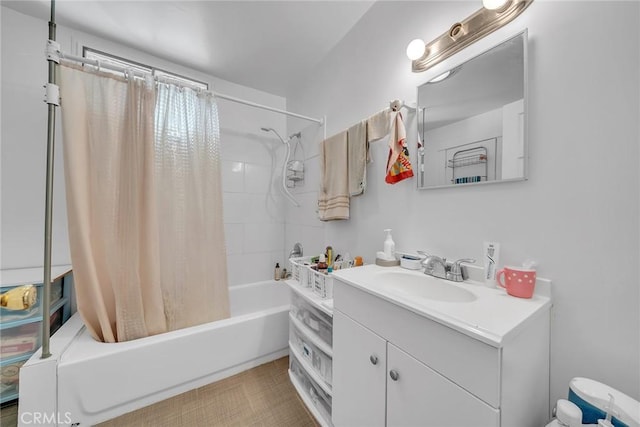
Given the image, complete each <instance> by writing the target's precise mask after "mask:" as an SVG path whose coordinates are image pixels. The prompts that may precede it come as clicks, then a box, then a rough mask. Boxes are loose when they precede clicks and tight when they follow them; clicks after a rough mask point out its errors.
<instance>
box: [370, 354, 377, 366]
mask: <svg viewBox="0 0 640 427" xmlns="http://www.w3.org/2000/svg"><path fill="white" fill-rule="evenodd" d="M369 360H370V361H371V364H372V365H377V364H378V356H375V355H373V354H372V355H371V356H369Z"/></svg>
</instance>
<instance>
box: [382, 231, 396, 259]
mask: <svg viewBox="0 0 640 427" xmlns="http://www.w3.org/2000/svg"><path fill="white" fill-rule="evenodd" d="M384 232H385V233H387V237H386V238H385V240H384V256H385V258H386V259H387V261H392V260H394V259H395V258H396V244H395V243H394V241H393V238H392V237H391V229H390V228H387V229H386V230H384Z"/></svg>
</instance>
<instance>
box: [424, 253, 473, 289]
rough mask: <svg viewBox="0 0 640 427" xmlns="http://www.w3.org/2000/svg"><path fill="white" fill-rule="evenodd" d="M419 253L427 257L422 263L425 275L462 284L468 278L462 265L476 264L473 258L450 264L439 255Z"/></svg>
mask: <svg viewBox="0 0 640 427" xmlns="http://www.w3.org/2000/svg"><path fill="white" fill-rule="evenodd" d="M418 253H419V254H420V255H423V256H424V257H425V259H424V260H423V261H422V267H424V274H426V275H428V276H433V277H437V278H439V279H446V280H451V281H452V282H462V281H463V280H466V279H467V278H468V275H467V270H466V269H465V268H464V266H463V265H462V263H469V264H472V263H474V262H476V260H475V259H471V258H462V259H459V260H456V261H454V262H449V261H447V259H446V258H441V257H439V256H437V255H429V254H427V253H425V252H423V251H418Z"/></svg>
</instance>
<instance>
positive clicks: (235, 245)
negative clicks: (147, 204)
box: [0, 7, 286, 285]
mask: <svg viewBox="0 0 640 427" xmlns="http://www.w3.org/2000/svg"><path fill="white" fill-rule="evenodd" d="M1 19H2V116H1V118H2V146H1V147H2V152H1V154H2V175H1V176H2V183H1V186H2V195H1V203H2V209H1V212H2V220H1V221H2V222H1V232H2V238H1V248H2V253H1V254H0V255H1V259H0V261H1V267H2V268H3V269H5V268H22V267H33V266H40V265H42V259H43V249H42V247H43V233H44V225H43V224H44V219H43V218H44V183H45V170H44V169H45V160H46V159H45V153H46V129H47V113H46V110H47V109H46V104H44V103H43V101H42V99H43V94H44V90H43V89H42V85H43V84H45V83H46V81H47V65H46V61H45V59H44V53H43V52H44V46H45V42H46V40H47V34H48V30H47V23H46V22H45V21H43V20H39V19H36V18H33V17H30V16H27V15H23V14H21V13H18V12H15V11H14V10H12V9H8V8H6V7H2V18H1ZM57 38H58V41H59V42H60V43H61V45H62V49H63V51H65V52H68V53H72V54H76V55H81V52H82V46H83V45H87V46H90V47H92V48H95V49H98V50H101V51H104V52H108V53H112V54H115V55H118V56H122V57H125V58H129V59H132V60H135V61H138V62H141V63H144V64H148V65H152V66H155V67H158V68H161V69H164V70H167V71H171V72H175V73H178V74H181V75H184V76H188V77H192V78H195V79H197V80H200V81H206V82H208V83H209V84H210V87H211V88H213V89H214V90H215V91H218V92H220V93H224V94H228V95H232V96H235V97H238V98H244V99H248V100H251V101H253V102H257V103H261V104H267V105H271V106H273V107H276V108H285V107H286V100H285V99H284V98H283V97H280V96H275V95H271V94H268V93H265V92H261V91H258V90H255V89H251V88H248V87H244V86H239V85H237V84H234V83H231V82H228V81H224V80H221V79H217V78H215V77H213V76H209V75H205V74H203V73H200V72H197V71H194V70H191V69H188V68H185V67H182V66H179V65H177V64H173V63H170V62H167V61H165V60H161V59H159V58H156V57H153V56H150V55H148V54H145V53H143V52H140V51H137V50H134V49H131V48H127V47H125V46H122V45H120V44H117V43H113V42H110V41H108V40H104V39H101V38H97V37H94V36H90V35H88V34H85V33H81V32H79V31H74V30H71V29H68V28H64V27H60V26H58V37H57ZM218 106H219V119H220V127H221V145H222V149H221V152H222V167H223V177H222V179H223V190H224V220H225V230H226V243H227V253H228V257H227V258H228V266H229V283H230V285H235V284H239V283H246V282H253V281H257V280H265V279H268V278H270V277H272V276H273V266H274V265H275V262H276V261H279V262H282V261H283V260H284V256H285V255H284V205H283V203H284V202H283V200H282V196H281V193H280V190H279V187H278V186H277V185H275V186H274V183H275V184H277V182H278V175H279V170H278V167H279V165H280V162H279V159H281V158H282V155H283V149H282V144H281V143H280V142H279V141H278V140H276V139H275V137H274V136H273V135H272V134H271V135H269V134H266V133H264V132H262V131H260V127H262V126H264V127H273V128H275V129H277V130H278V131H279V132H280V133H281V134H285V133H286V132H285V129H286V121H285V119H284V118H283V116H281V115H278V114H275V113H272V112H268V111H264V110H258V109H255V108H250V107H247V106H243V105H240V104H236V103H232V102H230V101H226V100H222V99H220V100H219V101H218ZM59 114H61V113H60V111H59V110H58V115H59ZM57 131H58V132H57V138H56V166H55V180H54V184H55V189H54V234H53V263H54V264H66V263H70V256H69V245H68V240H67V224H66V221H67V219H66V204H65V203H66V202H65V193H64V173H63V167H64V165H63V163H62V144H63V141H62V137H61V127H60V124H59V122H58V126H57ZM274 166H278V167H274Z"/></svg>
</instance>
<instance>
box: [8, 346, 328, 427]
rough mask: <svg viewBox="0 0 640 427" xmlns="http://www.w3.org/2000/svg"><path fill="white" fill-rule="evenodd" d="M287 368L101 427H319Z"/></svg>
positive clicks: (242, 377) (275, 367)
mask: <svg viewBox="0 0 640 427" xmlns="http://www.w3.org/2000/svg"><path fill="white" fill-rule="evenodd" d="M288 367H289V358H288V357H284V358H282V359H278V360H275V361H273V362H269V363H266V364H264V365H261V366H258V367H256V368H253V369H250V370H248V371H245V372H242V373H240V374H237V375H234V376H232V377H229V378H226V379H224V380H221V381H218V382H215V383H213V384H209V385H207V386H204V387H201V388H198V389H196V390H192V391H189V392H186V393H183V394H181V395H178V396H176V397H174V398H171V399H167V400H164V401H162V402H159V403H156V404H154V405H151V406H147V407H146V408H142V409H139V410H137V411H134V412H130V413H128V414H125V415H122V416H120V417H118V418H114V419H112V420H109V421H107V422H105V423H102V424H99V426H100V427H127V426H131V427H133V426H135V427H138V426H154V427H160V426H167V427H169V426H171V427H178V426H198V427H200V426H202V427H205V426H215V427H218V426H220V427H231V426H233V427H245V426H247V427H248V426H255V427H258V426H260V427H288V426H290V427H319V424H317V423H316V421H315V419H314V418H313V416H312V415H311V414H310V413H309V412H308V411H307V409H306V407H305V406H304V404H303V403H302V401H301V400H300V398H299V397H298V395H297V393H296V391H295V389H294V388H293V385H291V382H290V381H289V375H288V373H287V369H288ZM5 416H6V417H5ZM16 421H17V414H16V410H15V407H14V409H12V408H11V407H6V408H2V422H1V425H2V427H5V426H6V427H9V426H15V425H16Z"/></svg>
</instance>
